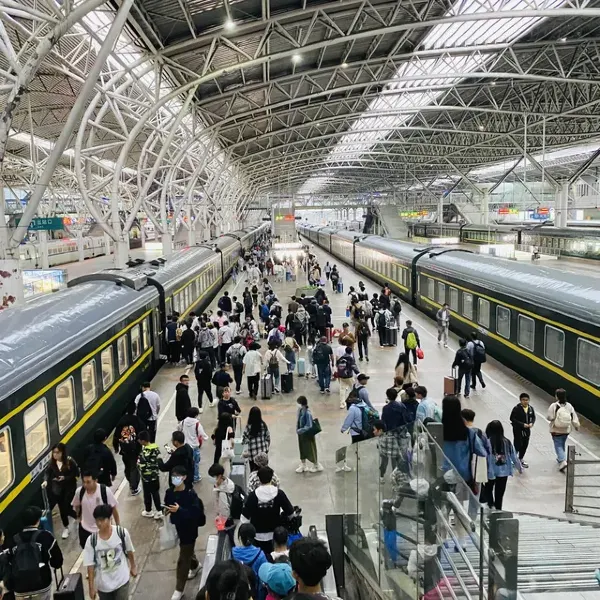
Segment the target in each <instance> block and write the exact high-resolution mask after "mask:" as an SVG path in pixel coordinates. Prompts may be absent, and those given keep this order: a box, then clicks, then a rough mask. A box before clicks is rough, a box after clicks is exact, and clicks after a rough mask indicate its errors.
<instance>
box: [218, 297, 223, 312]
mask: <svg viewBox="0 0 600 600" xmlns="http://www.w3.org/2000/svg"><path fill="white" fill-rule="evenodd" d="M217 306H218V307H219V308H220V309H221V310H224V308H223V307H224V306H225V296H221V298H219V301H218V302H217Z"/></svg>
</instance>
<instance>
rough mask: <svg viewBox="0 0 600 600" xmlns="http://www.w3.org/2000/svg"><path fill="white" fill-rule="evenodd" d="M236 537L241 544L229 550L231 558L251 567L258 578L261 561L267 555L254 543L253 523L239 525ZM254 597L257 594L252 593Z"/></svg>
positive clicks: (254, 531) (265, 560) (254, 530)
mask: <svg viewBox="0 0 600 600" xmlns="http://www.w3.org/2000/svg"><path fill="white" fill-rule="evenodd" d="M238 538H239V540H240V542H241V543H242V545H241V546H236V547H235V548H233V550H232V552H231V553H232V555H233V558H235V560H237V561H239V562H241V563H242V564H243V565H248V566H249V567H251V568H252V570H253V571H254V573H255V575H256V578H257V580H258V570H259V569H260V567H261V565H262V564H263V563H266V562H267V557H266V556H265V553H264V552H263V551H262V550H261V549H260V548H258V547H257V546H255V545H254V539H255V538H256V529H255V528H254V525H252V523H244V524H243V525H240V528H239V530H238ZM254 598H258V596H257V595H254Z"/></svg>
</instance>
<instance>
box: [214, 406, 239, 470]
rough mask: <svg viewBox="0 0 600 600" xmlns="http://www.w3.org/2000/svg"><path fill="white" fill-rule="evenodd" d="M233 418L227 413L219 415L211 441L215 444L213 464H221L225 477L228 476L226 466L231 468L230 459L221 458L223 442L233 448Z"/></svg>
mask: <svg viewBox="0 0 600 600" xmlns="http://www.w3.org/2000/svg"><path fill="white" fill-rule="evenodd" d="M233 438H234V432H233V417H232V416H231V414H229V413H228V412H223V413H221V414H220V415H219V420H218V421H217V426H216V427H215V431H214V433H213V434H212V439H213V441H214V443H215V459H214V461H213V464H217V463H219V464H221V465H223V466H224V467H226V468H225V475H227V474H228V471H227V466H229V467H231V459H230V458H229V457H225V456H223V457H222V456H221V454H222V451H223V442H224V441H226V442H228V443H229V444H230V445H231V447H232V448H233Z"/></svg>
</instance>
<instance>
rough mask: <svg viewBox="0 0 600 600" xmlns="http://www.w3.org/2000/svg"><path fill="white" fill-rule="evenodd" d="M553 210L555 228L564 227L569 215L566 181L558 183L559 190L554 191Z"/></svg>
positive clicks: (567, 184) (567, 185) (567, 183)
mask: <svg viewBox="0 0 600 600" xmlns="http://www.w3.org/2000/svg"><path fill="white" fill-rule="evenodd" d="M554 210H555V213H556V218H555V219H554V222H555V224H556V227H566V226H567V217H568V213H569V182H568V181H566V180H565V181H561V182H560V189H558V190H557V191H556V202H555V208H554Z"/></svg>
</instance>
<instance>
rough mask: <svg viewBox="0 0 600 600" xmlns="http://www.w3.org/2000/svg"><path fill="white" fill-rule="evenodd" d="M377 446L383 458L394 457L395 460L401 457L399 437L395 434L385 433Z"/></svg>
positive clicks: (378, 440) (380, 437)
mask: <svg viewBox="0 0 600 600" xmlns="http://www.w3.org/2000/svg"><path fill="white" fill-rule="evenodd" d="M377 444H378V446H379V454H380V455H381V456H393V457H394V458H396V457H398V456H400V455H401V454H402V453H401V450H400V444H399V443H398V437H397V436H396V435H394V434H393V433H384V434H383V435H380V436H379V437H378V438H377Z"/></svg>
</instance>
